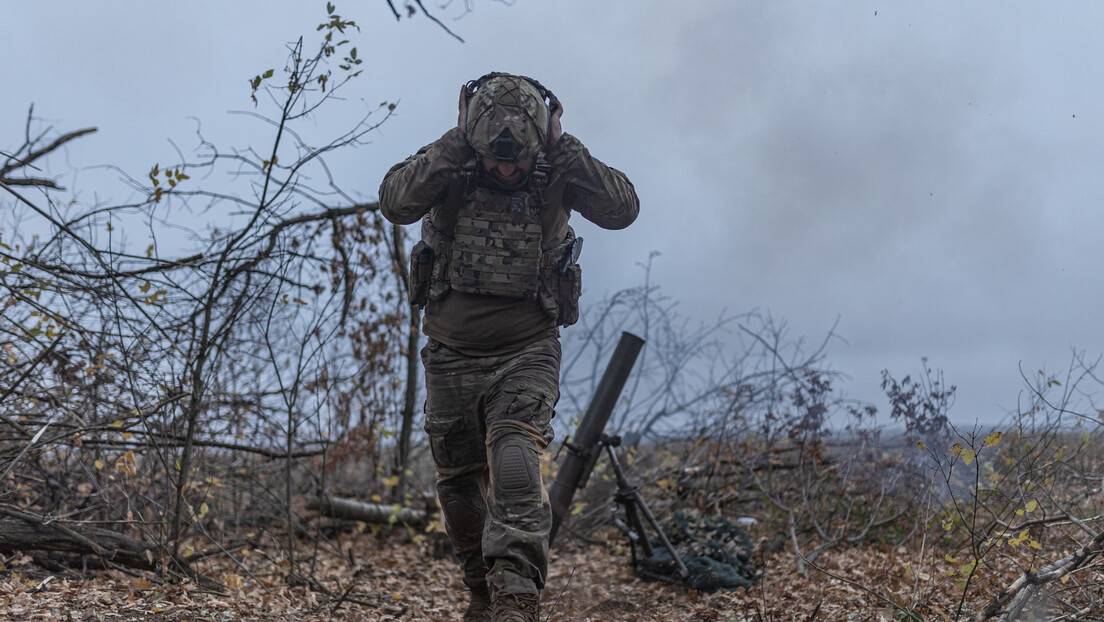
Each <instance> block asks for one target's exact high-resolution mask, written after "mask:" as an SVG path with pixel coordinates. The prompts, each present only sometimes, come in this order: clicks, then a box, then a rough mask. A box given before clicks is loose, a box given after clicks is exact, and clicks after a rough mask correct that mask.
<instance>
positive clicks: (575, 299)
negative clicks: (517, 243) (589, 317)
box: [538, 227, 583, 326]
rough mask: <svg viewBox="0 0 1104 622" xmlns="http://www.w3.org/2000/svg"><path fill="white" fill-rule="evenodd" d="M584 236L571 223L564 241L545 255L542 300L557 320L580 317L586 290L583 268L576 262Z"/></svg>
mask: <svg viewBox="0 0 1104 622" xmlns="http://www.w3.org/2000/svg"><path fill="white" fill-rule="evenodd" d="M582 241H583V240H582V238H576V237H575V232H574V231H573V230H572V229H571V227H568V228H567V237H566V238H564V241H563V243H561V244H560V245H559V246H557V247H556V248H555V249H553V250H551V251H547V252H545V253H544V256H543V257H542V258H541V259H542V261H541V288H540V295H539V297H538V298H539V299H540V303H541V306H542V307H543V308H544V310H545V312H546V313H548V315H550V316H551V317H552V318H553V319H554V320H556V324H558V325H560V326H571V325H572V324H574V323H575V322H578V321H579V297H580V296H581V295H582V293H583V284H582V274H583V270H582V268H581V267H580V266H579V264H578V263H576V260H577V259H578V258H579V256H578V250H579V248H580V245H581V243H582Z"/></svg>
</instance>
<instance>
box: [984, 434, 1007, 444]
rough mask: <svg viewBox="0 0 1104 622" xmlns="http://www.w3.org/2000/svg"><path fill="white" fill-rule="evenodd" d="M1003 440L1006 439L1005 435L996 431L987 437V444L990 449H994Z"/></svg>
mask: <svg viewBox="0 0 1104 622" xmlns="http://www.w3.org/2000/svg"><path fill="white" fill-rule="evenodd" d="M1002 438H1004V435H1003V434H1001V432H1000V431H999V430H994V431H993V432H991V433H990V434H989V435H988V436H986V437H985V444H986V445H987V446H989V447H992V446H994V445H997V444H998V443H1000V442H1001V439H1002Z"/></svg>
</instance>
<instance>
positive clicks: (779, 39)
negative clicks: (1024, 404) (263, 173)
mask: <svg viewBox="0 0 1104 622" xmlns="http://www.w3.org/2000/svg"><path fill="white" fill-rule="evenodd" d="M337 4H338V12H339V13H341V14H342V15H344V16H346V17H348V18H352V19H355V20H356V21H357V22H358V23H359V24H360V26H361V32H359V33H354V34H353V36H352V37H351V38H352V40H353V43H354V44H355V45H356V46H357V48H358V52H359V56H360V57H361V58H363V59H364V61H365V63H364V68H365V72H364V76H363V77H362V78H361V79H360V80H358V81H357V82H356V83H355V84H354V85H353V86H352V87H351V89H350V90H348V91H347V92H346V93H345V96H346V98H347V100H348V101H346V102H345V104H344V106H343V107H340V108H339V111H338V112H337V113H334V114H328V115H326V116H325V117H324V118H319V119H317V120H316V121H315V123H316V124H317V126H318V130H319V133H320V135H321V134H327V133H329V134H332V133H333V132H335V131H340V130H343V129H347V128H348V126H349V125H351V123H353V122H355V121H356V119H357V118H358V117H359V115H360V113H362V112H363V111H366V110H369V109H373V108H375V107H376V106H377V105H378V104H379V102H381V101H397V102H398V107H397V109H396V113H397V114H396V116H395V117H394V118H392V119H390V120H389V121H387V123H386V124H385V125H384V126H383V127H382V128H381V129H380V131H379V132H378V133H376V134H375V135H374V136H373V137H372V144H371V145H368V146H367V147H365V148H363V149H360V150H358V151H356V152H354V153H351V154H348V155H346V157H344V158H342V159H341V160H340V161H336V162H333V163H332V164H333V165H334V169H335V173H336V174H337V175H338V178H339V182H340V183H341V185H343V186H344V187H345V188H346V189H348V190H351V191H353V192H356V193H359V195H360V196H361V197H362V198H364V199H366V200H374V199H375V198H376V193H377V189H378V187H379V181H380V179H381V177H382V176H383V173H384V172H385V171H386V170H387V168H388V167H389V166H390V165H391V164H393V163H394V162H396V161H398V160H401V159H402V158H404V157H405V156H407V155H409V154H410V153H412V152H414V151H415V150H416V149H417V148H418V147H420V146H421V145H423V144H425V143H428V142H430V141H432V140H434V139H436V138H437V137H439V136H440V135H441V134H442V133H443V132H444V131H445V130H446V129H448V128H449V127H450V126H451V125H452V124H454V123H455V119H456V110H455V102H456V94H457V91H458V90H459V85H460V84H461V83H462V82H464V81H466V80H469V79H471V78H475V77H477V76H479V75H481V74H483V73H486V72H487V71H492V70H500V71H511V72H516V73H522V74H526V75H530V76H533V77H535V78H537V79H539V80H540V81H541V82H542V83H543V84H544V85H546V86H548V87H549V88H550V89H552V90H553V91H554V92H555V93H556V94H557V95H558V96H559V97H560V99H561V100H562V101H563V103H564V108H565V114H564V118H563V125H564V129H565V131H567V132H570V133H572V134H575V135H576V136H578V137H579V138H580V139H581V140H582V141H583V142H584V144H586V145H587V146H588V147H589V148H590V150H591V152H592V154H594V155H595V156H596V157H598V158H599V159H601V160H603V161H605V162H606V163H607V164H610V165H611V166H614V167H616V168H619V169H621V170H623V171H625V172H626V173H627V174H628V175H629V177H630V179H631V180H632V181H633V182H634V184H635V186H636V189H637V192H638V194H639V195H640V198H641V216H640V219H639V220H638V221H637V222H636V223H635V224H634V225H633V226H632V227H630V228H629V229H626V230H624V231H617V232H606V231H601V230H598V229H596V228H594V227H589V226H587V225H585V224H580V223H576V229H577V230H578V231H579V232H580V233H581V235H583V236H584V237H586V238H587V245H586V250H585V252H584V262H583V263H584V268H585V274H586V283H585V285H584V287H585V294H584V303H585V302H586V301H588V300H589V301H594V300H597V299H599V298H601V297H602V295H603V294H605V293H609V292H612V291H615V290H618V289H621V288H623V287H628V286H633V285H637V284H639V283H640V281H641V270H640V268H639V266H638V264H639V263H640V262H643V261H646V259H647V257H648V254H649V252H650V251H659V252H660V253H661V256H660V257H659V258H658V259H657V262H656V264H655V269H654V274H653V280H654V281H655V282H657V283H658V284H659V285H660V286H661V288H662V290H663V291H664V292H665V293H666V294H667V295H669V296H671V297H673V298H675V299H677V300H679V301H680V308H681V309H682V311H683V313H685V314H687V315H690V316H692V317H701V318H702V319H703V320H706V321H708V320H710V319H712V318H715V317H716V316H717V315H718V314H719V313H720V312H721V311H722V310H723V309H727V310H728V311H729V312H732V313H741V312H744V311H748V310H752V309H758V310H760V311H763V312H769V313H771V314H772V315H774V316H775V317H777V318H784V319H785V320H787V321H788V323H789V326H790V329H791V332H792V334H793V335H794V336H795V337H799V336H805V337H807V338H808V339H809V340H810V341H818V340H819V339H820V338H822V337H823V335H824V334H825V333H826V332H827V331H828V330H829V329H830V328H831V327H832V326H833V325H834V324H835V323H836V321H837V319H838V321H839V324H838V327H837V331H838V333H839V334H840V335H841V336H842V337H843V338H844V339H845V340H846V341H842V340H841V341H836V342H834V343H833V344H832V345H831V349H830V356H829V363H831V364H832V366H834V367H835V368H837V369H839V370H841V371H843V372H845V373H847V374H848V375H850V376H851V377H852V380H851V381H850V382H848V383H847V386H846V388H847V390H848V393H849V394H850V395H851V396H852V397H856V398H860V399H868V400H871V401H874V402H875V403H876V404H878V405H879V407H880V408H881V409H882V410H883V411H884V410H885V405H884V401H883V400H881V399H880V397H879V396H880V393H879V390H878V384H879V380H880V376H879V371H880V370H881V369H884V368H889V369H891V370H893V372H894V374H895V375H896V376H898V377H901V376H904V375H906V374H914V375H915V374H916V373H917V372H918V371H919V370H920V359H921V357H928V359H929V363H930V365H931V366H933V367H934V368H937V369H942V370H943V372H944V374H945V376H946V380H947V381H948V383H951V384H956V385H957V386H958V399H957V403H956V405H955V407H954V410H953V411H952V413H951V414H952V418H953V419H955V420H956V421H959V422H963V423H972V422H973V421H974V420H976V419H977V420H981V421H982V422H995V421H996V420H998V419H1000V418H1001V417H1002V416H1003V415H1005V414H1006V413H1007V412H1008V411H1009V410H1011V409H1013V408H1015V407H1016V403H1017V398H1018V396H1019V394H1020V392H1021V389H1022V387H1023V381H1022V380H1021V379H1020V376H1019V375H1020V371H1019V370H1020V367H1021V366H1022V367H1023V369H1024V370H1026V371H1028V372H1029V373H1034V372H1035V370H1038V369H1044V368H1045V369H1047V370H1049V371H1052V372H1060V371H1061V370H1064V369H1065V368H1066V367H1067V366H1068V363H1069V359H1070V354H1071V349H1072V348H1077V349H1083V350H1084V351H1085V352H1086V354H1087V355H1088V356H1089V357H1090V358H1096V357H1097V356H1099V355H1100V354H1101V352H1104V323H1102V322H1101V320H1100V310H1101V309H1102V308H1104V304H1102V303H1104V292H1102V288H1101V282H1100V278H1099V275H1100V267H1101V266H1104V244H1101V237H1102V233H1104V213H1102V207H1104V200H1102V199H1104V175H1101V174H1100V168H1101V164H1102V163H1104V153H1102V150H1104V140H1102V139H1104V79H1102V78H1104V75H1102V71H1101V69H1100V67H1101V60H1102V58H1104V38H1102V37H1101V36H1100V30H1099V25H1100V24H1101V23H1102V18H1104V5H1101V4H1100V3H1097V2H1089V1H1084V2H1065V3H1059V4H1055V3H1043V2H1037V1H1036V2H1009V1H999V2H996V1H993V2H970V3H962V2H958V1H953V2H923V3H900V2H885V1H882V2H877V1H873V2H841V3H827V2H787V1H784V0H771V1H770V2H764V1H742V0H741V1H737V0H731V1H722V0H717V1H712V2H705V1H700V2H670V1H669V0H667V1H658V0H631V1H629V0H610V1H607V2H593V1H590V0H561V1H559V2H539V1H537V0H516V2H514V3H512V5H510V6H507V5H505V4H503V3H500V2H493V1H491V0H472V2H471V4H472V5H473V11H472V12H471V13H469V14H467V15H464V16H463V17H462V18H461V19H455V18H456V17H457V16H458V15H460V13H461V12H462V9H463V4H462V3H460V2H456V1H455V0H454V1H453V2H452V4H451V5H450V6H449V7H447V8H444V9H438V11H437V14H438V16H439V17H441V18H442V20H443V21H444V22H445V23H446V24H447V25H448V26H449V27H450V28H451V29H453V30H454V31H455V32H456V33H458V34H459V35H460V36H462V37H463V38H464V39H465V40H466V43H460V42H458V41H456V40H455V39H453V38H452V37H450V36H449V35H448V34H446V33H445V32H444V31H442V30H441V29H440V28H439V27H437V26H436V25H434V24H433V23H431V22H430V21H429V20H426V19H424V18H415V19H411V20H406V19H404V20H402V21H401V22H396V21H395V19H394V18H393V16H392V15H391V13H390V10H389V9H388V8H387V6H386V3H385V2H384V0H362V1H360V2H357V3H337ZM396 4H400V3H399V1H398V0H396ZM426 4H427V6H433V3H432V2H426ZM324 6H325V2H312V1H305V0H300V1H296V2H271V1H269V2H256V1H235V2H213V1H199V2H192V3H187V4H185V5H182V4H180V3H162V2H149V1H145V2H136V1H131V2H112V3H90V2H78V1H75V0H69V1H60V2H51V3H49V8H48V9H47V8H44V6H43V5H42V4H36V3H28V2H16V1H13V0H0V57H2V58H3V59H4V62H3V63H2V64H0V66H2V69H0V75H2V76H3V81H2V84H3V89H2V93H3V97H0V149H4V148H9V147H13V146H15V145H16V144H17V143H18V142H19V141H20V139H21V137H22V133H23V122H24V119H25V117H26V114H27V108H28V106H29V105H30V104H32V103H33V104H34V106H35V113H36V115H38V116H40V117H42V118H45V119H47V120H49V121H51V122H53V123H54V124H56V125H57V127H58V128H59V129H62V130H71V129H76V128H79V127H87V126H96V127H98V128H100V131H99V132H98V133H97V134H96V135H94V136H92V137H90V138H86V139H83V140H81V141H80V142H79V144H77V145H75V146H74V147H73V148H72V149H70V150H69V152H68V157H67V161H65V162H62V161H58V162H56V163H55V169H56V171H55V172H61V171H64V170H66V168H67V167H68V166H70V165H71V166H76V167H82V168H83V167H87V166H90V165H93V164H104V163H111V164H116V165H118V166H120V167H122V168H123V169H124V170H127V171H128V172H130V173H131V174H133V175H135V176H137V177H141V176H143V175H144V173H145V172H146V171H148V170H149V168H150V167H151V166H152V164H153V163H155V162H170V161H173V160H175V158H176V156H175V152H174V150H173V148H172V146H171V145H170V143H169V140H170V139H171V140H172V141H174V142H175V143H176V144H177V145H179V146H180V147H181V148H182V149H183V150H185V152H190V151H191V149H192V148H193V147H194V144H195V141H194V138H193V135H194V134H193V133H194V128H195V122H194V121H192V120H190V118H191V117H198V118H199V119H201V120H202V122H203V124H204V130H205V133H206V134H207V135H208V137H209V138H211V139H213V140H215V141H216V142H220V143H225V142H228V141H229V142H233V141H234V140H237V139H239V138H241V137H243V136H244V137H245V138H244V140H248V135H247V134H245V133H243V132H245V130H244V129H243V121H242V118H241V117H240V116H238V117H235V116H231V115H228V114H227V111H229V110H248V109H251V108H252V103H251V102H250V101H249V89H248V79H249V78H250V77H252V76H253V75H256V74H258V73H260V72H262V71H264V70H265V69H268V68H276V69H277V70H279V69H280V68H281V67H282V66H283V62H284V58H285V51H284V45H285V43H286V42H288V41H291V40H294V39H295V38H297V37H298V36H299V35H300V34H303V35H307V36H309V35H311V34H313V33H314V26H316V25H317V24H318V23H320V22H321V21H322V18H323V16H324V14H325V9H324ZM331 130H332V131H331ZM239 144H241V143H240V142H239ZM81 175H82V177H81V178H79V179H78V180H71V181H73V182H74V183H73V184H72V185H73V186H74V187H78V188H80V189H81V190H82V192H83V193H84V195H83V196H84V198H85V199H86V200H91V199H92V198H93V196H94V195H93V193H95V195H98V196H100V197H104V196H121V195H122V193H123V188H122V186H121V185H118V184H112V183H110V182H111V180H112V179H114V178H115V177H117V175H115V174H114V173H112V174H111V175H112V176H113V177H108V178H107V179H103V175H102V172H101V174H100V176H99V177H97V176H96V174H94V173H92V172H87V171H86V172H84V173H81ZM576 220H579V221H581V219H576Z"/></svg>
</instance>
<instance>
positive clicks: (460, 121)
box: [456, 84, 468, 134]
mask: <svg viewBox="0 0 1104 622" xmlns="http://www.w3.org/2000/svg"><path fill="white" fill-rule="evenodd" d="M459 109H460V114H459V115H457V117H456V127H458V128H460V131H462V132H465V134H466V133H467V131H468V128H467V125H468V85H467V84H461V85H460V104H459Z"/></svg>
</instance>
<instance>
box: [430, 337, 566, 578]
mask: <svg viewBox="0 0 1104 622" xmlns="http://www.w3.org/2000/svg"><path fill="white" fill-rule="evenodd" d="M422 364H423V366H424V367H425V377H426V395H427V397H426V403H425V421H426V423H425V429H426V433H427V434H428V435H429V443H430V448H431V449H432V451H433V460H434V462H435V463H436V465H437V497H438V498H439V499H440V502H441V511H442V513H443V515H444V521H445V530H446V531H447V532H448V535H449V538H450V539H451V540H452V544H453V548H454V550H455V552H456V557H457V561H458V562H459V563H460V566H461V568H462V569H463V572H464V583H465V584H466V585H467V586H468V587H469V588H483V587H489V588H490V589H491V590H492V591H503V592H509V593H514V594H538V593H539V591H540V590H541V589H542V588H543V587H544V581H545V577H546V575H547V573H548V532H549V530H550V529H551V526H552V511H551V507H550V505H549V503H548V493H547V492H546V491H545V488H544V484H543V482H542V481H541V464H540V457H541V454H542V452H543V450H544V448H545V447H546V446H547V445H548V443H549V442H551V440H552V436H553V433H552V426H551V425H550V421H551V420H552V417H553V416H554V414H555V412H554V410H553V409H554V408H555V406H556V402H557V400H559V398H560V388H559V378H560V342H559V338H558V337H556V336H550V337H547V338H545V339H541V340H539V341H537V342H535V343H532V344H530V345H528V346H526V347H525V348H523V349H521V350H519V351H517V352H512V353H510V354H505V355H499V356H481V357H475V356H468V355H465V354H461V353H459V352H457V351H455V350H452V349H450V348H448V347H447V346H444V345H442V344H441V343H439V342H437V341H434V340H432V339H431V340H430V341H429V343H428V344H427V345H426V347H425V348H423V349H422Z"/></svg>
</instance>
